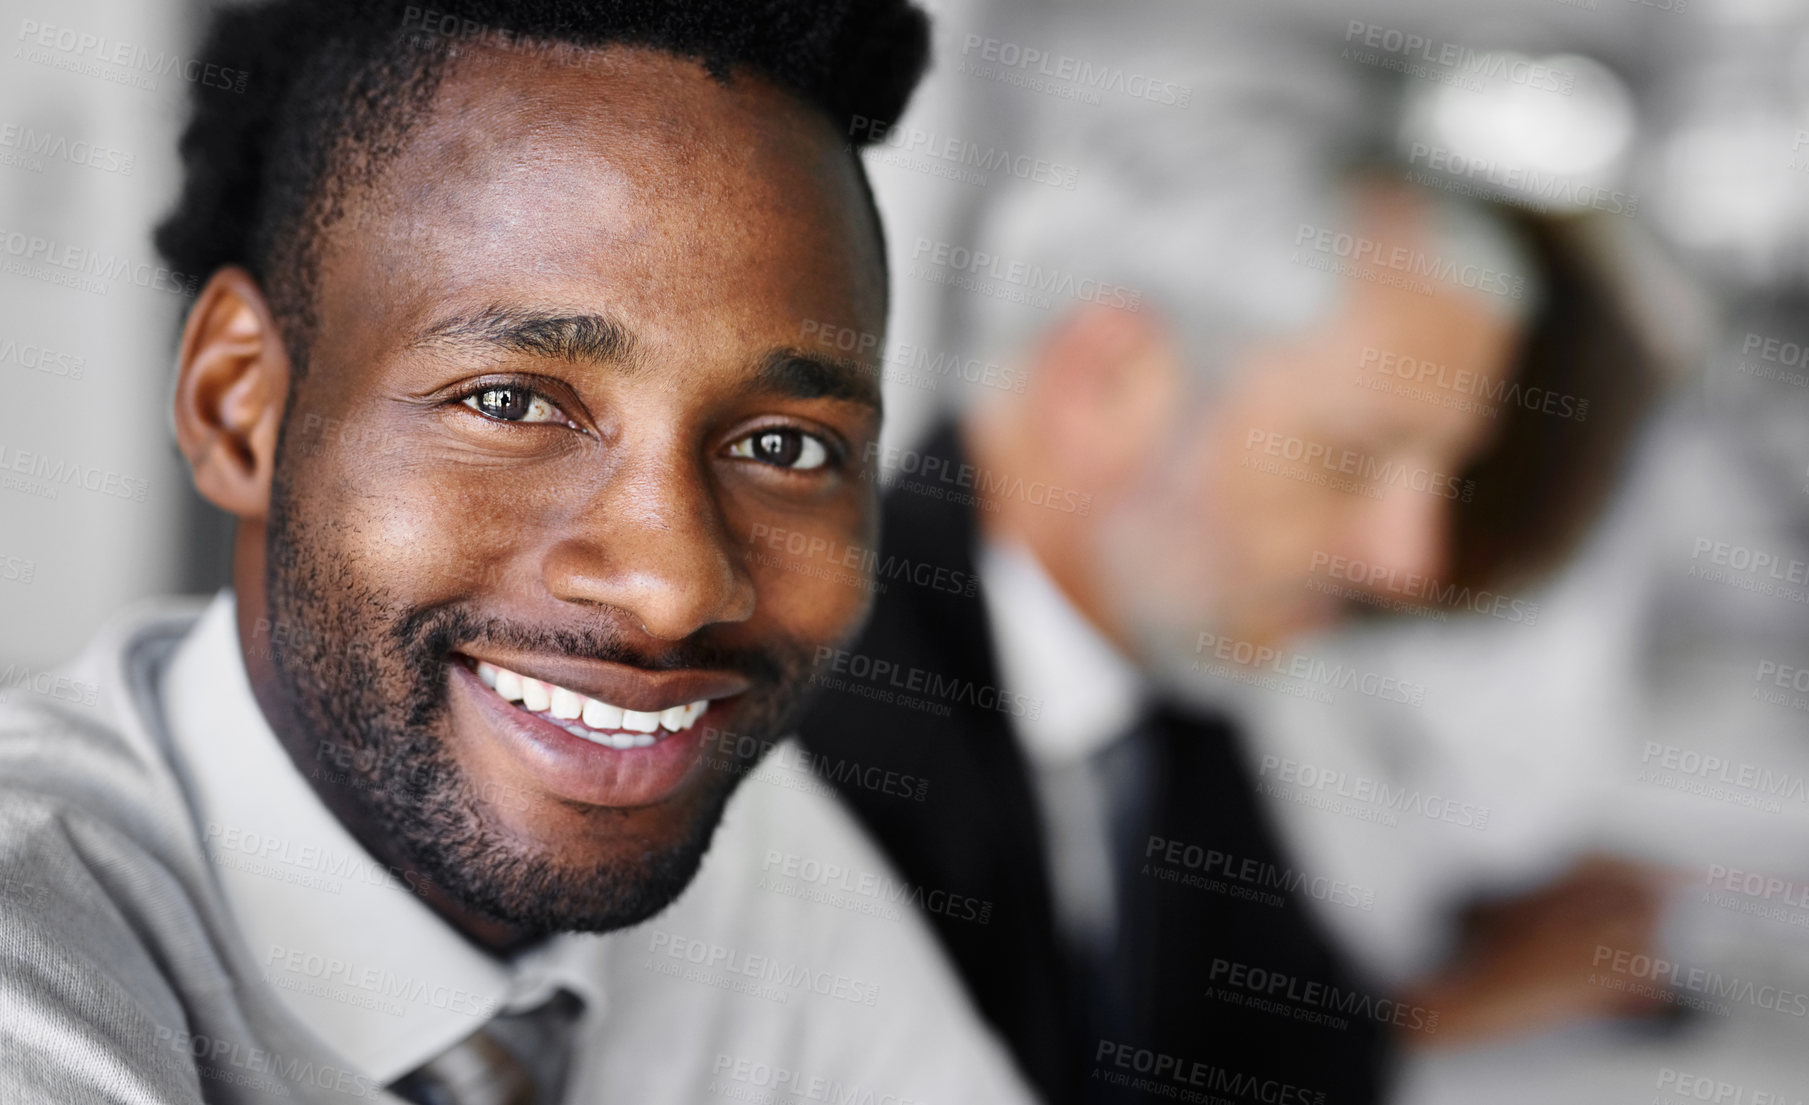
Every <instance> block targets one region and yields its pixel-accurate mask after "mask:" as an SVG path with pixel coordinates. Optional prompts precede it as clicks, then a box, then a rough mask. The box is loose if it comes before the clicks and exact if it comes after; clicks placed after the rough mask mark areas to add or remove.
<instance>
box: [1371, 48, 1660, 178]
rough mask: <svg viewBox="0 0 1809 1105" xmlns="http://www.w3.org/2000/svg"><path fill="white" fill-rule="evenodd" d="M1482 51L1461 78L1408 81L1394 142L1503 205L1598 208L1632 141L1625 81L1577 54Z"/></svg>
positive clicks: (1416, 163)
mask: <svg viewBox="0 0 1809 1105" xmlns="http://www.w3.org/2000/svg"><path fill="white" fill-rule="evenodd" d="M1490 57H1491V58H1492V59H1494V60H1493V61H1491V63H1490V64H1488V65H1487V66H1478V67H1477V68H1478V69H1481V70H1485V72H1484V73H1478V74H1474V75H1471V76H1467V77H1465V83H1464V84H1455V83H1453V84H1444V83H1430V82H1414V83H1413V86H1412V87H1410V88H1409V89H1408V90H1407V91H1406V94H1405V101H1404V103H1403V110H1402V117H1401V128H1400V133H1399V141H1400V144H1401V148H1402V150H1403V152H1404V153H1405V154H1406V156H1407V158H1408V161H1409V164H1410V165H1412V166H1413V168H1415V169H1416V170H1419V171H1421V172H1425V173H1428V174H1429V175H1433V176H1438V175H1443V176H1446V177H1449V178H1451V179H1452V180H1453V181H1454V182H1461V183H1462V184H1463V185H1466V186H1468V187H1472V188H1475V189H1476V190H1478V191H1479V192H1482V193H1485V194H1489V195H1493V196H1496V197H1498V198H1500V199H1502V200H1504V201H1506V202H1510V203H1518V204H1522V205H1525V206H1530V207H1537V208H1539V209H1541V210H1547V211H1553V212H1559V213H1564V212H1571V211H1581V210H1584V209H1586V208H1589V207H1599V206H1600V204H1599V203H1597V202H1594V201H1595V200H1596V198H1597V197H1598V196H1599V194H1600V190H1604V189H1612V188H1613V187H1614V186H1615V185H1616V184H1618V183H1619V181H1620V179H1621V171H1622V168H1623V165H1624V163H1625V161H1626V156H1627V152H1628V150H1629V148H1630V147H1631V146H1632V144H1633V137H1634V129H1635V118H1634V108H1633V97H1632V95H1631V94H1630V93H1629V92H1628V90H1627V86H1626V84H1625V83H1624V82H1623V81H1622V80H1621V79H1620V77H1619V76H1617V75H1616V74H1615V73H1614V71H1613V70H1611V69H1609V68H1608V67H1607V66H1605V65H1603V64H1601V63H1600V62H1598V61H1596V60H1594V59H1593V58H1588V57H1584V56H1582V55H1578V54H1559V55H1552V56H1548V57H1539V58H1534V57H1528V56H1527V55H1524V54H1518V53H1513V52H1509V51H1498V52H1495V53H1494V54H1492V55H1490ZM1434 151H1436V153H1435V152H1434Z"/></svg>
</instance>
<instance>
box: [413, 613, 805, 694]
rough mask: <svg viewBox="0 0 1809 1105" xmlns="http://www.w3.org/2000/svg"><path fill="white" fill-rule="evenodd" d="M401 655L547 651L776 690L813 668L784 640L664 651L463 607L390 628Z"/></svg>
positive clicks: (594, 629) (703, 638)
mask: <svg viewBox="0 0 1809 1105" xmlns="http://www.w3.org/2000/svg"><path fill="white" fill-rule="evenodd" d="M392 633H393V636H394V638H395V644H396V645H397V646H398V648H399V650H400V651H401V652H402V653H403V655H405V656H408V657H410V659H411V660H413V661H414V662H415V663H417V664H422V663H433V664H435V665H436V666H437V665H438V664H439V663H443V662H444V661H445V660H446V659H447V658H448V657H450V656H451V655H452V654H453V653H456V652H462V651H464V650H465V649H468V648H472V647H473V646H480V645H489V646H494V647H499V648H502V649H505V650H509V651H519V652H541V653H552V654H558V655H565V656H575V657H579V658H582V659H586V660H601V661H605V662H607V663H613V664H623V665H626V666H629V667H637V668H643V669H646V670H648V671H682V670H698V669H704V670H711V671H732V672H736V673H738V674H740V675H743V676H746V677H747V678H748V679H749V680H751V681H752V682H753V683H754V684H755V685H762V684H764V685H772V684H774V683H778V682H780V681H782V680H784V679H785V678H786V676H787V674H788V673H793V672H797V671H800V670H802V669H803V668H804V667H805V666H806V665H807V663H808V656H809V651H810V650H809V647H808V646H806V645H803V644H798V643H796V642H793V641H790V640H789V639H784V638H781V639H778V640H775V641H772V642H771V643H770V644H768V645H766V646H764V647H760V646H746V645H728V644H725V643H723V642H722V641H721V640H720V639H718V638H717V637H716V636H715V635H713V634H712V633H711V632H710V631H709V629H707V628H706V629H705V630H702V631H700V632H698V633H696V634H693V635H692V636H690V637H687V638H685V639H684V640H682V641H674V642H672V643H671V644H670V645H669V646H667V647H664V648H661V649H659V650H658V651H647V650H645V649H642V648H637V647H635V646H634V645H632V644H630V643H629V642H628V640H627V635H626V634H623V633H619V632H616V631H613V630H611V629H609V628H608V627H607V626H595V625H589V626H541V625H533V624H530V623H526V622H518V621H512V620H510V619H508V618H499V617H495V616H491V615H480V614H475V613H473V612H471V611H469V610H465V609H463V608H460V607H457V606H439V607H424V608H422V609H419V610H416V611H413V612H411V613H410V614H408V615H407V616H406V617H404V618H402V619H401V620H400V621H398V622H397V623H396V625H395V627H394V629H393V630H392Z"/></svg>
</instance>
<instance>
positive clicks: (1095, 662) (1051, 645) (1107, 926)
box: [976, 541, 1148, 947]
mask: <svg viewBox="0 0 1809 1105" xmlns="http://www.w3.org/2000/svg"><path fill="white" fill-rule="evenodd" d="M978 559H979V562H978V564H977V565H976V570H977V571H978V573H979V576H980V593H981V594H982V595H984V596H985V598H986V614H987V618H988V619H989V621H990V622H991V625H992V632H993V638H994V640H993V646H994V659H995V661H996V663H997V665H998V671H999V682H1000V684H1001V685H1002V689H1003V690H1006V691H1010V692H1011V693H1013V694H1017V695H1023V696H1025V697H1026V698H1028V699H1029V700H1030V701H1032V702H1035V703H1036V704H1037V706H1038V709H1036V710H1027V711H1025V712H1024V714H1025V716H1022V717H1020V716H1015V715H1014V716H1013V717H1012V719H1011V723H1012V728H1013V731H1014V733H1015V734H1016V736H1017V739H1018V742H1019V744H1020V746H1021V747H1022V748H1023V750H1024V754H1025V756H1026V758H1027V759H1028V760H1029V761H1030V766H1031V770H1032V772H1033V773H1034V781H1035V784H1036V794H1037V800H1038V804H1039V807H1040V808H1041V810H1042V815H1043V826H1044V831H1045V839H1046V840H1047V841H1048V862H1049V871H1050V878H1051V880H1052V882H1053V884H1054V887H1053V889H1054V892H1055V907H1056V914H1057V918H1058V920H1059V922H1060V927H1061V931H1062V932H1063V934H1064V935H1065V936H1067V937H1068V938H1069V939H1070V940H1072V941H1074V942H1076V943H1079V944H1082V945H1083V946H1094V947H1097V946H1100V945H1101V944H1102V943H1103V942H1105V941H1107V940H1109V938H1110V937H1111V935H1112V933H1113V932H1114V931H1115V930H1116V926H1117V917H1116V912H1117V902H1116V898H1115V896H1114V890H1113V887H1114V879H1113V861H1112V854H1111V843H1110V832H1109V828H1108V826H1109V821H1108V814H1109V811H1108V810H1107V807H1106V796H1105V794H1104V789H1103V787H1102V785H1101V783H1102V780H1101V778H1100V776H1099V773H1098V772H1097V771H1095V770H1093V762H1094V760H1095V758H1096V757H1097V756H1098V755H1099V753H1101V752H1103V751H1104V750H1105V749H1106V748H1107V747H1108V746H1109V745H1111V744H1112V743H1113V742H1114V741H1116V740H1119V739H1120V738H1122V737H1124V736H1125V735H1126V734H1127V733H1128V732H1129V731H1130V728H1131V726H1132V724H1133V723H1135V722H1136V720H1137V717H1138V715H1139V714H1140V713H1141V711H1142V710H1143V707H1144V703H1145V701H1146V700H1147V697H1148V691H1147V689H1146V688H1145V685H1144V681H1143V677H1142V676H1141V675H1140V674H1139V673H1138V671H1137V669H1136V667H1135V666H1133V665H1132V664H1131V663H1130V661H1129V660H1127V659H1125V657H1124V655H1123V654H1122V653H1120V652H1119V651H1118V650H1117V648H1116V647H1114V646H1113V645H1112V643H1111V642H1110V641H1107V640H1106V639H1105V638H1104V637H1103V636H1101V635H1100V633H1099V631H1098V630H1096V629H1094V628H1093V626H1092V624H1091V623H1090V622H1088V621H1087V619H1086V617H1085V616H1084V615H1082V614H1081V612H1080V611H1079V610H1077V609H1075V607H1074V604H1073V603H1072V602H1070V601H1069V600H1068V597H1067V596H1066V595H1064V594H1062V591H1061V588H1059V587H1057V586H1056V584H1055V581H1054V580H1052V579H1050V578H1049V574H1048V572H1046V571H1044V570H1043V566H1042V565H1041V564H1040V563H1039V562H1038V561H1037V559H1036V557H1035V555H1034V554H1032V553H1031V552H1030V551H1029V550H1028V549H1026V548H1024V547H1023V546H1022V545H1021V544H1017V543H1012V542H1001V541H985V542H982V544H981V547H980V552H979V558H978Z"/></svg>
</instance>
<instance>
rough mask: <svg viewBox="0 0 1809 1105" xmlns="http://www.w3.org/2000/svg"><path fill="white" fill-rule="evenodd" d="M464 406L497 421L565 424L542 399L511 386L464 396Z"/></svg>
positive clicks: (555, 409)
mask: <svg viewBox="0 0 1809 1105" xmlns="http://www.w3.org/2000/svg"><path fill="white" fill-rule="evenodd" d="M465 405H466V406H467V407H470V408H471V409H472V410H474V411H476V412H477V413H479V414H481V415H484V416H486V417H489V418H494V419H496V420H497V421H499V422H559V423H563V422H565V421H566V419H565V417H564V415H562V414H561V413H560V411H559V408H558V407H556V406H554V405H553V403H552V401H551V400H549V399H548V398H547V397H546V396H544V395H541V394H540V393H539V392H535V391H529V390H528V389H527V388H524V387H519V386H517V385H515V384H499V385H496V386H494V387H487V388H484V389H483V390H482V391H476V392H472V393H471V394H470V395H468V396H466V397H465Z"/></svg>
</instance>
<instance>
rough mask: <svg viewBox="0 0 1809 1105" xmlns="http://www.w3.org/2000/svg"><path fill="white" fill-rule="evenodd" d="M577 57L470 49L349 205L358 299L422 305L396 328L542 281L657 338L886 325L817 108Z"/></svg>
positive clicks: (686, 66) (859, 220) (765, 89)
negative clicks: (804, 325) (826, 324)
mask: <svg viewBox="0 0 1809 1105" xmlns="http://www.w3.org/2000/svg"><path fill="white" fill-rule="evenodd" d="M580 53H581V54H582V55H584V56H591V55H595V57H596V59H597V60H594V61H591V62H582V61H576V60H571V57H570V55H569V54H568V53H564V52H559V51H554V52H550V53H545V52H539V51H527V52H524V51H522V50H521V49H520V48H509V49H486V50H481V51H478V52H477V53H475V54H473V55H472V56H469V57H463V58H460V59H457V61H456V64H454V65H453V66H452V67H451V68H450V69H449V71H448V72H447V74H446V77H445V80H444V82H443V85H442V87H441V89H440V90H439V92H438V93H436V96H435V99H434V101H433V103H432V105H431V107H430V108H429V114H428V116H427V117H426V118H424V119H423V120H422V121H421V125H420V126H419V127H418V129H417V130H415V131H414V132H413V133H412V134H411V136H410V139H409V141H408V142H407V143H406V144H405V146H404V147H403V148H402V150H401V151H400V152H399V153H398V155H397V156H396V157H395V159H394V161H393V163H392V165H391V166H390V167H389V168H388V169H387V170H386V171H385V172H384V173H383V174H382V175H381V177H380V178H379V179H378V180H377V181H376V182H375V184H374V185H373V187H371V188H370V189H367V190H365V191H364V193H363V194H361V195H355V196H352V197H350V198H349V200H348V211H347V216H348V220H347V221H348V223H349V224H350V226H351V227H352V228H353V229H354V232H353V233H349V234H348V233H334V234H332V235H330V241H329V244H328V246H327V249H326V251H325V254H326V256H327V257H328V258H329V268H330V270H331V271H332V272H336V273H338V274H340V275H342V276H345V277H347V278H348V279H346V280H344V281H339V282H337V283H342V284H343V285H344V286H343V287H342V288H340V289H339V290H340V292H341V294H342V295H351V294H360V295H362V294H366V293H364V292H358V291H356V289H357V288H358V287H360V286H362V287H364V288H367V289H368V288H370V287H373V286H374V287H377V288H380V289H382V291H383V294H384V295H385V296H386V297H387V298H389V299H391V300H393V301H394V303H393V305H394V306H395V307H397V308H400V309H402V311H403V313H404V314H405V315H406V316H407V318H406V320H405V319H403V318H394V319H392V320H391V323H392V325H401V324H403V323H404V322H405V321H408V322H418V321H419V320H420V319H421V318H422V317H424V316H425V315H426V314H428V313H432V312H437V311H438V310H440V309H441V308H442V307H443V305H444V304H445V303H446V302H448V301H460V300H462V301H464V302H465V303H467V304H469V305H473V306H477V305H487V304H490V303H495V302H508V301H509V300H510V299H511V298H513V293H517V292H519V291H521V290H523V289H528V288H531V289H533V292H534V295H535V297H536V298H538V299H540V300H543V301H554V302H564V303H586V302H591V303H594V304H595V305H596V306H598V307H599V308H604V307H606V308H607V309H608V311H609V312H610V313H612V314H614V315H617V316H619V317H623V318H624V319H625V320H627V321H630V322H632V323H634V324H635V326H636V328H637V330H640V331H641V332H642V333H643V334H644V335H646V336H648V337H651V338H657V337H658V335H659V331H660V330H661V328H662V326H670V327H672V328H674V329H676V330H681V331H683V332H685V333H688V334H692V335H694V336H697V337H700V338H707V337H708V335H707V334H706V333H704V331H707V330H709V329H710V328H712V327H714V328H715V329H717V330H719V331H723V332H724V333H733V332H737V331H745V330H747V329H749V328H755V329H758V328H762V327H771V326H772V325H774V324H775V323H779V324H780V325H783V326H791V325H795V324H796V323H798V322H799V321H800V320H804V319H824V318H828V319H836V320H845V324H847V325H852V326H861V327H865V328H877V326H878V325H879V323H880V322H881V321H882V316H883V303H884V289H883V281H884V274H883V271H881V267H880V261H879V252H878V249H877V237H876V234H875V229H874V227H873V225H872V222H871V219H872V215H871V211H870V208H869V207H868V206H867V204H866V199H865V196H864V192H863V191H862V185H861V183H860V179H859V176H858V168H857V166H856V164H855V163H854V161H853V159H852V157H851V156H850V155H849V154H847V153H846V151H845V150H844V148H843V147H842V146H841V145H840V144H839V143H837V142H835V141H834V136H833V133H832V130H833V128H831V127H829V125H828V124H827V122H826V121H824V120H823V119H822V118H820V117H819V116H818V115H817V114H816V112H815V111H814V109H812V108H810V107H808V106H807V105H805V104H803V103H802V102H801V101H798V100H796V99H795V98H794V97H792V96H790V95H789V94H787V93H784V92H782V91H780V90H778V89H776V88H774V87H773V86H771V85H770V84H767V83H765V82H762V81H759V80H757V79H755V78H753V77H750V76H744V75H741V74H737V75H736V76H735V77H734V78H732V79H731V80H730V81H729V83H728V84H727V85H726V86H725V85H723V84H721V83H720V82H718V81H716V80H715V79H714V78H713V77H711V76H710V75H709V74H708V73H706V72H705V71H704V69H703V68H702V66H701V65H699V64H698V63H696V62H692V61H688V60H686V59H683V58H677V57H672V56H669V55H665V54H662V53H659V52H657V51H652V50H644V49H635V48H610V49H608V50H603V51H582V52H580ZM326 283H327V284H329V285H331V284H334V283H336V281H334V280H331V279H329V280H328V281H327V282H326ZM343 305H344V306H350V307H353V308H356V309H358V310H360V311H365V312H368V311H370V310H371V309H372V306H373V305H372V304H370V303H369V302H353V303H347V304H343ZM738 314H739V315H740V316H742V317H739V318H737V317H736V316H737V315H738ZM700 327H701V328H702V329H701V330H700V329H699V328H700ZM769 336H770V335H769Z"/></svg>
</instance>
